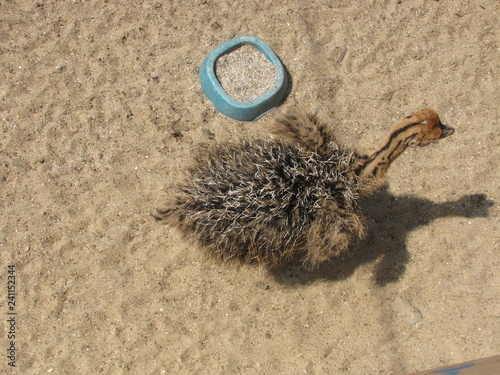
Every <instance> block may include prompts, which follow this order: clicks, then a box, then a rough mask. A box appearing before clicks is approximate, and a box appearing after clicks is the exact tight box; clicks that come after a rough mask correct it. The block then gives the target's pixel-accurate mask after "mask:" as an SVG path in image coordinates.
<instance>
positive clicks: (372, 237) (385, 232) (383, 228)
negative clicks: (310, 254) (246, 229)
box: [269, 187, 494, 286]
mask: <svg viewBox="0 0 500 375" xmlns="http://www.w3.org/2000/svg"><path fill="white" fill-rule="evenodd" d="M493 204H494V202H493V201H491V200H488V199H487V197H486V195H485V194H473V195H466V196H463V197H462V198H460V199H459V200H457V201H453V202H445V203H434V202H432V201H430V200H427V199H423V198H418V197H412V196H399V197H396V196H394V195H392V194H391V193H389V192H388V191H387V187H384V188H383V189H380V190H379V191H378V192H377V193H375V194H374V195H372V196H370V197H368V198H366V199H365V200H364V201H363V203H362V207H363V213H364V215H365V216H366V218H367V221H368V233H367V236H366V238H365V239H364V240H360V241H357V242H356V243H354V244H353V245H352V246H351V248H350V249H349V251H348V252H346V253H345V254H344V255H342V256H341V257H339V258H336V259H333V260H332V261H331V262H329V263H325V264H323V265H321V266H320V267H319V268H318V269H316V270H305V269H303V268H302V267H301V264H300V261H299V260H292V261H290V262H289V263H287V264H284V265H282V266H280V267H277V268H274V269H270V270H269V272H270V273H271V275H273V277H274V278H275V279H276V281H277V282H279V283H282V284H285V285H294V284H297V283H309V282H313V281H315V280H319V279H323V280H342V279H345V278H348V277H349V276H350V275H352V274H353V272H354V271H355V270H356V268H357V267H359V266H360V265H362V264H365V263H371V262H374V261H376V260H378V261H377V264H376V266H375V272H374V278H375V282H376V283H377V284H378V285H380V286H384V285H386V284H388V283H390V282H394V281H397V280H398V279H399V277H400V276H401V275H402V274H403V273H404V272H405V269H406V265H407V263H408V261H409V253H408V250H407V248H406V237H407V235H408V234H409V233H410V232H411V231H412V230H414V229H416V228H418V227H422V226H425V225H427V224H429V223H431V222H432V221H433V220H436V219H438V218H443V217H452V216H460V217H468V218H475V217H487V216H488V215H489V208H490V207H491V206H492V205H493Z"/></svg>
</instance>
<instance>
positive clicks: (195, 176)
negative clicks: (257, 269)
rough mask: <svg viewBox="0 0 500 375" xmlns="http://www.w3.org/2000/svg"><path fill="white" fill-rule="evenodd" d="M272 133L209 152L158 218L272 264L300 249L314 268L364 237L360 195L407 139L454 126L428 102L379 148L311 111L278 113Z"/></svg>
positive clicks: (222, 252)
mask: <svg viewBox="0 0 500 375" xmlns="http://www.w3.org/2000/svg"><path fill="white" fill-rule="evenodd" d="M271 132H272V133H273V134H275V135H276V136H277V137H278V139H274V140H266V141H264V140H256V141H252V142H250V141H243V142H241V143H238V144H221V145H218V146H215V147H214V148H211V149H209V150H205V151H201V152H200V153H199V154H198V155H197V156H196V158H195V162H194V163H193V165H192V166H191V167H190V168H189V170H188V178H187V179H186V180H185V181H184V182H183V183H182V184H180V185H179V186H178V187H177V191H176V193H175V195H174V197H173V198H172V199H171V201H170V202H169V203H167V205H166V206H165V208H163V209H157V210H155V211H154V212H153V213H152V214H153V216H154V217H155V218H156V219H158V220H163V221H165V222H166V223H168V224H170V225H173V226H176V227H177V228H179V229H180V230H181V232H182V233H183V234H184V235H185V237H186V238H192V239H194V240H195V241H196V242H197V243H198V244H199V245H201V246H202V247H203V248H205V249H206V250H207V251H208V253H209V254H211V255H214V256H215V257H216V258H219V259H223V260H228V259H238V260H242V261H245V262H252V261H259V262H264V263H267V264H269V265H271V266H272V265H277V264H279V263H280V262H282V261H284V260H286V259H287V258H291V257H297V256H299V257H300V258H301V259H302V260H303V262H304V263H305V265H307V266H315V265H318V264H320V263H321V262H324V261H325V260H328V259H331V258H333V257H335V256H338V255H339V254H340V253H342V252H343V251H345V250H346V249H347V247H348V245H349V242H350V241H351V239H352V238H353V237H362V235H363V234H364V229H365V225H364V220H363V217H362V215H361V213H360V210H359V201H360V198H361V197H362V196H365V195H367V194H369V193H370V192H372V191H373V190H374V189H375V188H376V187H377V186H380V185H381V184H382V183H383V180H384V176H385V174H386V172H387V169H388V168H389V166H390V164H391V163H392V162H393V161H394V160H395V159H396V158H397V157H398V156H399V155H401V153H402V152H403V151H404V150H405V149H406V148H407V147H408V146H409V147H417V146H425V145H427V144H429V143H431V142H436V141H437V140H439V139H442V138H445V137H447V136H449V135H451V134H453V133H454V129H453V128H451V127H449V126H446V125H444V124H442V123H441V121H440V120H439V117H438V115H437V113H436V112H435V111H433V110H431V109H424V110H421V111H418V112H415V113H413V114H412V115H410V116H408V117H406V118H405V119H404V120H403V121H401V122H400V123H398V124H397V125H396V126H395V128H394V129H393V131H392V133H391V134H390V136H389V138H388V139H387V141H386V142H384V144H383V145H382V146H381V147H380V148H379V149H378V150H377V151H376V152H374V153H373V154H371V155H361V154H359V153H357V152H356V151H353V150H349V149H347V148H345V147H343V146H341V145H339V144H338V143H337V141H336V140H335V137H334V135H333V134H332V131H331V130H330V129H329V128H328V127H327V126H325V125H323V124H319V123H318V122H316V121H315V120H314V119H313V118H311V117H309V116H307V115H306V114H304V113H299V112H296V113H291V114H289V115H286V116H284V117H283V118H281V119H279V120H277V121H276V122H275V124H274V125H273V126H272V129H271Z"/></svg>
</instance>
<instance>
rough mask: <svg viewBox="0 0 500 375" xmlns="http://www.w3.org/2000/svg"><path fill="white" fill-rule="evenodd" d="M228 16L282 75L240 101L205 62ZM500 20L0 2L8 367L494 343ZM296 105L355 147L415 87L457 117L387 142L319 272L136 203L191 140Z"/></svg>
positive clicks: (414, 99) (446, 358)
mask: <svg viewBox="0 0 500 375" xmlns="http://www.w3.org/2000/svg"><path fill="white" fill-rule="evenodd" d="M241 35H253V36H258V37H260V38H262V39H263V40H264V41H266V42H267V43H268V44H269V45H270V46H271V48H273V50H274V51H275V52H276V53H277V54H278V55H279V56H280V58H281V59H282V61H283V63H284V64H285V65H286V67H287V69H288V70H289V73H290V76H291V77H292V80H293V87H292V89H291V92H290V94H289V95H288V97H287V99H286V101H285V102H284V104H283V105H282V106H281V107H280V108H278V109H276V110H274V111H273V112H271V113H270V114H268V115H266V116H264V117H263V118H261V119H260V120H258V121H257V122H253V123H241V122H237V121H234V120H231V119H229V118H226V117H224V116H223V115H221V114H220V113H218V112H217V111H216V110H215V109H214V107H213V105H212V104H211V103H210V102H209V101H208V100H207V99H206V98H205V97H204V95H203V93H202V91H201V88H200V85H199V80H198V75H197V71H198V67H199V66H200V64H201V62H202V60H203V58H204V57H205V55H206V54H207V53H209V52H210V51H212V50H213V49H214V48H215V47H216V46H217V45H218V44H219V43H221V42H223V41H225V40H228V39H230V38H232V37H236V36H241ZM499 36H500V35H499V3H498V1H495V0H470V1H465V0H464V1H444V0H443V1H430V0H429V1H424V0H399V1H397V0H386V1H366V2H365V1H341V0H339V1H326V0H323V1H320V0H313V1H300V0H287V1H283V0H280V1H274V0H273V1H271V0H265V1H239V2H237V1H218V0H208V1H192V0H183V1H179V0H169V1H157V2H146V1H144V2H141V1H135V2H134V1H129V0H127V1H114V0H107V1H106V0H104V1H79V0H74V1H55V0H52V1H43V0H41V1H30V0H19V1H12V0H4V1H0V124H1V129H0V130H1V132H0V179H1V195H0V207H1V217H0V264H1V269H0V287H1V292H0V296H1V299H0V302H1V306H0V314H1V319H2V322H3V325H2V327H3V328H4V329H2V330H1V332H0V344H1V350H0V353H1V355H0V372H2V373H10V372H11V371H12V373H18V374H21V373H22V374H45V373H51V374H99V373H102V374H407V373H412V372H415V371H419V370H425V369H427V368H432V367H437V366H442V365H444V364H449V363H454V362H461V361H464V360H471V359H475V358H480V357H486V356H491V355H494V354H498V353H499V352H500V312H499V310H500V302H499V300H500V298H499V294H500V291H499V286H500V273H499V269H500V265H499V245H498V239H499V238H498V237H499V235H498V233H499V221H498V217H499V205H498V202H499V201H500V196H499V186H498V184H499V174H500V170H499V160H500V158H499V156H500V155H499V150H500V148H499V131H498V120H499V109H498V106H499V104H500V101H499V85H498V76H499V73H500V72H499V61H500V52H499V39H500V38H499ZM344 52H345V56H344V58H343V59H342V58H339V57H341V56H342V55H343V54H344ZM339 60H341V61H339ZM296 106H300V107H302V108H304V109H305V110H307V111H309V112H311V113H313V114H316V115H318V116H319V118H320V119H323V120H324V121H328V122H330V123H331V124H332V126H333V127H334V128H335V130H336V132H337V134H338V138H339V139H340V140H341V141H342V142H344V143H345V144H347V145H349V146H353V147H357V148H359V149H360V150H368V149H371V148H373V147H374V146H376V145H378V144H379V143H380V142H382V141H383V140H384V138H385V137H386V136H387V133H388V131H389V130H390V128H391V127H392V126H393V124H394V123H395V122H396V121H398V120H400V119H401V118H402V117H404V116H405V115H407V114H409V113H410V112H412V111H415V110H418V109H421V108H425V107H432V108H434V109H436V110H437V111H438V113H439V114H440V116H441V118H442V120H443V122H445V123H448V124H449V125H451V126H454V127H455V128H456V133H455V134H454V135H453V136H452V137H450V138H447V139H445V140H443V141H441V142H440V143H439V144H437V145H432V146H429V147H426V148H423V149H416V150H411V151H407V152H406V153H405V154H404V155H402V156H401V157H400V159H398V160H397V161H396V162H395V164H394V165H393V167H392V169H391V170H390V171H389V176H388V187H387V188H384V189H382V190H381V191H380V192H379V193H377V194H376V195H375V196H373V197H371V198H370V199H367V201H366V202H365V205H364V211H365V213H366V215H367V217H368V220H369V222H370V226H369V233H368V236H367V238H366V239H365V240H364V241H359V242H357V243H355V244H354V245H353V246H352V247H351V249H350V250H349V253H348V254H346V255H345V256H343V257H342V258H340V259H336V260H334V261H333V262H332V263H331V264H325V265H324V266H321V267H320V268H319V270H316V271H314V272H310V271H304V270H302V269H301V268H300V267H299V266H298V265H297V266H294V265H291V266H288V267H285V268H283V269H279V270H276V271H274V272H270V271H268V270H267V269H266V268H264V267H261V266H255V265H251V266H242V267H240V268H236V267H234V266H227V265H221V264H216V263H213V262H210V261H207V260H206V259H205V256H204V254H203V252H202V251H200V250H199V249H197V248H196V246H194V245H192V244H190V243H188V242H186V241H184V240H183V239H182V237H181V235H180V233H179V232H178V231H176V230H175V229H172V228H169V227H167V226H164V225H161V224H158V223H156V222H155V221H154V220H153V219H152V218H151V217H150V215H149V211H150V209H151V208H152V207H155V206H161V204H162V202H163V201H165V199H166V198H167V197H168V195H169V192H170V191H171V189H172V186H173V185H174V184H175V183H176V182H177V181H179V179H180V176H181V175H182V171H183V170H185V168H186V166H187V165H188V164H189V162H190V157H191V155H192V154H193V152H194V151H195V150H196V149H197V148H198V147H206V146H208V147H210V145H212V144H215V143H218V142H225V141H228V140H231V141H235V140H238V139H241V138H255V137H261V138H266V137H267V132H266V128H267V126H268V124H269V123H270V122H271V121H272V120H273V118H274V117H276V116H278V115H279V114H280V113H283V112H284V111H286V110H287V109H289V108H292V107H296ZM8 265H14V266H15V270H16V297H15V302H16V306H15V309H16V310H15V312H17V315H16V316H15V317H16V321H15V322H16V325H15V329H16V330H15V340H14V341H15V348H16V350H15V353H16V355H15V364H16V368H15V369H12V368H11V367H9V366H8V365H7V362H9V360H8V359H7V355H6V354H7V349H8V345H9V344H8V343H9V341H10V340H9V339H8V338H7V336H8V333H9V330H10V329H11V328H12V327H11V325H10V324H9V323H8V322H7V319H8V317H9V315H7V314H8V304H7V299H6V297H7V285H8V280H7V277H8V268H7V266H8Z"/></svg>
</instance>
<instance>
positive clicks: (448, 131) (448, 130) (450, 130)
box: [441, 124, 455, 138]
mask: <svg viewBox="0 0 500 375" xmlns="http://www.w3.org/2000/svg"><path fill="white" fill-rule="evenodd" d="M441 126H442V129H443V134H441V138H446V137H449V136H450V135H452V134H453V133H455V128H452V127H451V126H448V125H445V124H441Z"/></svg>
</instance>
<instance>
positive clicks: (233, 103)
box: [200, 36, 288, 121]
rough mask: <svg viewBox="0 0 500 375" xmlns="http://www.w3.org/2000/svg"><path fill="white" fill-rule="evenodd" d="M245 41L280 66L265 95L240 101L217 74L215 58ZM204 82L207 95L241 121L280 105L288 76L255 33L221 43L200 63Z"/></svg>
mask: <svg viewBox="0 0 500 375" xmlns="http://www.w3.org/2000/svg"><path fill="white" fill-rule="evenodd" d="M244 44H250V45H252V46H254V47H255V48H257V49H258V50H259V51H260V52H261V53H263V54H264V56H266V58H267V59H268V60H269V61H270V62H271V63H273V64H274V66H275V67H276V82H275V83H274V85H273V86H272V87H271V88H270V89H269V90H267V91H266V92H265V93H264V94H262V95H261V96H259V97H257V98H255V99H253V100H250V101H247V102H240V101H238V100H235V99H233V98H232V97H230V96H229V95H228V94H227V93H226V92H225V91H224V89H223V88H222V86H221V84H220V82H219V80H218V79H217V76H216V74H215V62H216V61H217V59H218V58H219V57H221V56H222V55H225V54H227V53H230V52H232V51H234V50H235V49H237V48H239V47H241V46H242V45H244ZM200 83H201V87H202V89H203V92H204V93H205V96H206V97H207V98H208V99H210V101H211V102H212V103H214V105H215V108H217V110H218V111H219V112H221V113H222V114H224V115H226V116H228V117H231V118H232V119H235V120H239V121H255V120H257V119H258V118H260V117H261V116H263V115H265V114H266V113H267V112H269V111H270V110H272V109H273V108H276V107H277V106H278V105H279V104H280V103H281V101H282V100H283V98H284V97H285V94H286V91H287V86H288V80H287V76H286V73H285V68H284V67H283V64H282V63H281V61H280V59H279V58H278V56H276V54H275V53H274V52H273V50H272V49H271V48H270V47H269V46H268V45H267V44H266V43H265V42H264V41H263V40H261V39H259V38H256V37H254V36H240V37H238V38H234V39H231V40H228V41H226V42H224V43H222V44H220V45H219V46H218V47H217V48H216V49H215V50H214V51H213V52H211V53H210V54H208V56H207V57H206V58H205V60H203V63H202V64H201V67H200Z"/></svg>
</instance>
